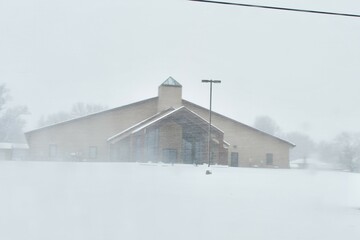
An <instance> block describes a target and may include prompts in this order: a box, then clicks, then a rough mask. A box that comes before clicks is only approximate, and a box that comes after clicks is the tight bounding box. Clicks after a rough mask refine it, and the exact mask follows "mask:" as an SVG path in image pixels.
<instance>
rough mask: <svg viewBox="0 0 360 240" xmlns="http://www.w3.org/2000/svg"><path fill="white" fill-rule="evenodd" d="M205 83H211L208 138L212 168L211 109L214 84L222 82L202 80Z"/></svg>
mask: <svg viewBox="0 0 360 240" xmlns="http://www.w3.org/2000/svg"><path fill="white" fill-rule="evenodd" d="M201 82H203V83H210V108H209V110H210V111H209V136H208V157H209V164H208V167H210V162H211V108H212V84H213V83H221V81H220V80H202V81H201Z"/></svg>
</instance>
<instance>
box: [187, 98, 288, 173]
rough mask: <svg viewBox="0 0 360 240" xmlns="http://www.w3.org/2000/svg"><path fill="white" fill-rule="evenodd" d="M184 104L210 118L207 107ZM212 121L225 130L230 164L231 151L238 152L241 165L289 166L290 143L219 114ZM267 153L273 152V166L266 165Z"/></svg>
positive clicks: (214, 115)
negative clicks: (228, 145)
mask: <svg viewBox="0 0 360 240" xmlns="http://www.w3.org/2000/svg"><path fill="white" fill-rule="evenodd" d="M183 105H184V106H185V107H187V108H188V109H190V110H192V111H194V112H195V113H197V114H198V115H200V116H201V117H203V118H204V119H207V120H208V119H209V111H208V110H207V109H204V108H201V107H198V106H196V105H194V104H191V103H189V102H187V101H183ZM212 123H213V124H214V126H216V127H218V128H220V129H221V130H223V131H224V140H225V141H227V142H228V143H230V147H229V149H228V153H229V154H228V163H229V165H230V158H231V152H238V153H239V166H243V167H248V166H255V165H256V166H260V167H280V168H288V167H289V147H290V145H289V144H287V143H285V142H283V141H281V140H278V139H276V138H273V137H271V136H269V135H267V134H265V133H262V132H259V131H257V130H255V129H252V128H249V127H248V126H246V125H243V124H241V123H238V122H235V121H233V120H231V119H228V118H226V117H223V116H221V115H219V114H215V113H214V114H213V115H212ZM267 153H272V154H273V165H272V166H267V165H266V154H267Z"/></svg>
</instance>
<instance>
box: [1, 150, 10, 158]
mask: <svg viewBox="0 0 360 240" xmlns="http://www.w3.org/2000/svg"><path fill="white" fill-rule="evenodd" d="M0 160H12V150H11V149H0Z"/></svg>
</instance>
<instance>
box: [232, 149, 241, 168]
mask: <svg viewBox="0 0 360 240" xmlns="http://www.w3.org/2000/svg"><path fill="white" fill-rule="evenodd" d="M230 166H231V167H238V166H239V153H237V152H231V162H230Z"/></svg>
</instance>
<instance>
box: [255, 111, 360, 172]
mask: <svg viewBox="0 0 360 240" xmlns="http://www.w3.org/2000/svg"><path fill="white" fill-rule="evenodd" d="M253 126H254V127H255V128H257V129H259V130H261V131H264V132H266V133H268V134H271V135H274V136H277V137H281V138H284V139H286V140H288V141H290V142H292V143H294V144H295V145H296V147H295V148H294V149H292V150H291V151H290V161H294V160H299V159H302V160H303V163H304V164H305V165H306V164H307V161H308V160H309V159H311V158H314V159H317V160H319V161H321V162H323V163H327V164H329V165H330V166H332V168H334V169H338V170H346V171H350V172H360V133H357V132H342V133H339V134H338V135H336V136H335V137H334V138H333V139H331V140H328V141H321V142H315V141H314V140H313V139H312V138H311V137H310V136H308V135H307V134H304V133H301V132H290V133H284V132H282V131H281V129H280V127H279V125H278V124H277V123H276V122H275V121H274V120H273V119H272V118H270V117H269V116H258V117H256V119H255V121H254V124H253Z"/></svg>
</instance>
